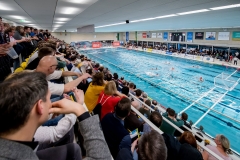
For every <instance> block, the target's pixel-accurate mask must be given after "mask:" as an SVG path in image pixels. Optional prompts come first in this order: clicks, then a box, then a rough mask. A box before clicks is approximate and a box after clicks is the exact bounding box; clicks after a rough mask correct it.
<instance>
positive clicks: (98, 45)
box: [92, 42, 101, 48]
mask: <svg viewBox="0 0 240 160" xmlns="http://www.w3.org/2000/svg"><path fill="white" fill-rule="evenodd" d="M92 48H101V43H100V42H92Z"/></svg>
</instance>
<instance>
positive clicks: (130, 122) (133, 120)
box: [124, 111, 145, 131]
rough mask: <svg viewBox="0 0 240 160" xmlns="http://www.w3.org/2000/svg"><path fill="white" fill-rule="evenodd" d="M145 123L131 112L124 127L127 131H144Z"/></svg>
mask: <svg viewBox="0 0 240 160" xmlns="http://www.w3.org/2000/svg"><path fill="white" fill-rule="evenodd" d="M144 123H145V122H143V121H141V120H139V117H138V115H137V114H136V113H135V112H133V111H131V112H130V114H129V115H128V116H127V117H126V118H125V120H124V126H125V128H126V129H128V130H130V131H133V130H135V129H138V131H143V124H144Z"/></svg>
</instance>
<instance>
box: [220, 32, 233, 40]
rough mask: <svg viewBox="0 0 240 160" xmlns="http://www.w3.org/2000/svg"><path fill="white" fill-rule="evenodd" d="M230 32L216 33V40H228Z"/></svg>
mask: <svg viewBox="0 0 240 160" xmlns="http://www.w3.org/2000/svg"><path fill="white" fill-rule="evenodd" d="M229 36H230V32H218V40H226V41H228V40H229Z"/></svg>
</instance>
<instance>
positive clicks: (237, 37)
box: [232, 31, 240, 41]
mask: <svg viewBox="0 0 240 160" xmlns="http://www.w3.org/2000/svg"><path fill="white" fill-rule="evenodd" d="M232 40H233V41H240V31H235V32H233V33H232Z"/></svg>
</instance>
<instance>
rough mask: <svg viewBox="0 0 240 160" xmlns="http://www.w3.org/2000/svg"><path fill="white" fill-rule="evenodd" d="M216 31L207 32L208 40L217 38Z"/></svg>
mask: <svg viewBox="0 0 240 160" xmlns="http://www.w3.org/2000/svg"><path fill="white" fill-rule="evenodd" d="M215 39H216V32H206V40H215Z"/></svg>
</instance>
